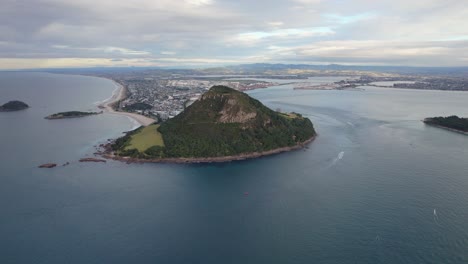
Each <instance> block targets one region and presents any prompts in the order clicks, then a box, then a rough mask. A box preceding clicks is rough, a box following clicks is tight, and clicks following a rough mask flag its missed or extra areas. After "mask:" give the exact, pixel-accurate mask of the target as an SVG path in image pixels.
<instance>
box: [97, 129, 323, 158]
mask: <svg viewBox="0 0 468 264" xmlns="http://www.w3.org/2000/svg"><path fill="white" fill-rule="evenodd" d="M316 138H317V135H315V136H313V137H311V138H309V139H308V140H306V141H304V142H301V143H299V144H297V145H295V146H292V147H282V148H277V149H272V150H268V151H263V152H253V153H246V154H240V155H235V156H223V157H207V158H156V159H138V158H130V157H121V156H116V155H114V154H113V153H108V152H106V151H104V152H103V153H101V156H102V157H103V158H106V159H112V160H117V161H123V162H127V163H179V164H182V163H185V164H195V163H222V162H231V161H241V160H248V159H255V158H261V157H266V156H271V155H275V154H279V153H283V152H289V151H294V150H298V149H302V148H304V147H305V146H307V145H308V144H309V143H311V142H312V141H314V140H315V139H316Z"/></svg>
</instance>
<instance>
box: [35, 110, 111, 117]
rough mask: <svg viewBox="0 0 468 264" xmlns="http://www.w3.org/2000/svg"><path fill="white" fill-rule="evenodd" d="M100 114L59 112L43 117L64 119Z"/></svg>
mask: <svg viewBox="0 0 468 264" xmlns="http://www.w3.org/2000/svg"><path fill="white" fill-rule="evenodd" d="M98 114H102V111H101V112H81V111H68V112H61V113H57V114H53V115H50V116H46V117H44V118H45V119H64V118H77V117H85V116H90V115H98Z"/></svg>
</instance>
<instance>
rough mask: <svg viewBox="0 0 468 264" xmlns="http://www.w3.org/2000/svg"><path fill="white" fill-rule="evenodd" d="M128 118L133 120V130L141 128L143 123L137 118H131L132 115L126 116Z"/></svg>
mask: <svg viewBox="0 0 468 264" xmlns="http://www.w3.org/2000/svg"><path fill="white" fill-rule="evenodd" d="M126 117H127V118H128V119H130V121H131V122H132V129H131V130H135V129H137V128H139V127H140V126H141V125H140V123H138V121H137V120H135V119H134V118H131V117H130V116H126Z"/></svg>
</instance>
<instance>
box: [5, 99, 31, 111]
mask: <svg viewBox="0 0 468 264" xmlns="http://www.w3.org/2000/svg"><path fill="white" fill-rule="evenodd" d="M27 108H29V105H27V104H26V103H24V102H21V101H10V102H8V103H6V104H4V105H2V106H0V112H12V111H20V110H24V109H27Z"/></svg>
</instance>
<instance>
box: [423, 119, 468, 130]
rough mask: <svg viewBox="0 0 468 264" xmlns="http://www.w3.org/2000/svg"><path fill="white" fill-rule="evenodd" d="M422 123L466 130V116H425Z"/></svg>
mask: <svg viewBox="0 0 468 264" xmlns="http://www.w3.org/2000/svg"><path fill="white" fill-rule="evenodd" d="M424 123H426V124H429V125H436V126H442V127H446V128H451V129H455V130H459V131H463V132H468V118H460V117H458V116H448V117H441V116H439V117H431V118H426V119H424Z"/></svg>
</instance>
